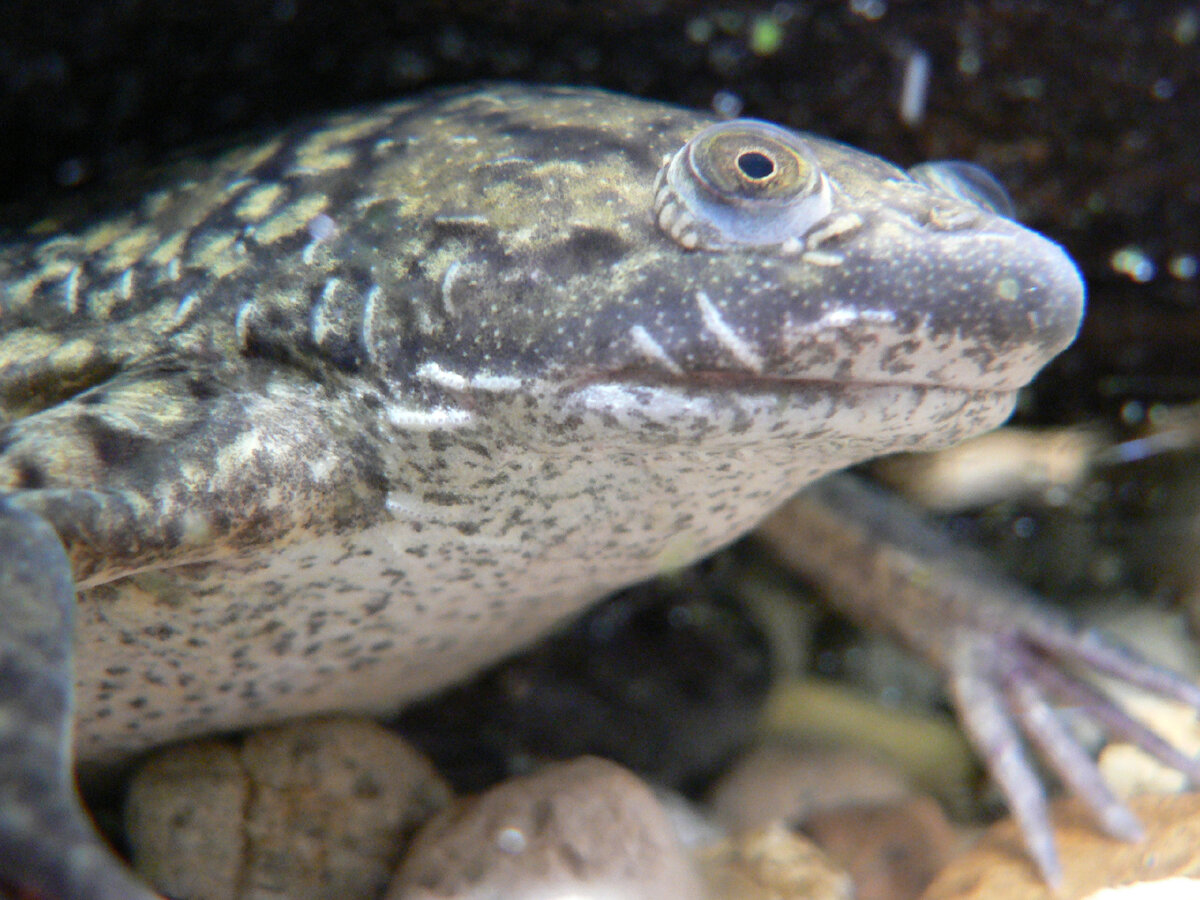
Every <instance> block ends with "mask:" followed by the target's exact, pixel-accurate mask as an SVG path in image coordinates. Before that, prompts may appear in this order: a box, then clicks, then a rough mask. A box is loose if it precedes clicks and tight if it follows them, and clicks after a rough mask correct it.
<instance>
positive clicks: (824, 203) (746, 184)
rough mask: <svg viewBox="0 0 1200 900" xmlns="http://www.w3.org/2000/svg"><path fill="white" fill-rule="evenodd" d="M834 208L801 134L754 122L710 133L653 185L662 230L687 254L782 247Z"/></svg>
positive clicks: (668, 166) (664, 170)
mask: <svg viewBox="0 0 1200 900" xmlns="http://www.w3.org/2000/svg"><path fill="white" fill-rule="evenodd" d="M832 207H833V196H832V190H831V188H830V185H829V179H828V178H827V177H826V175H825V173H824V172H823V171H822V170H821V167H820V165H819V164H818V162H817V160H816V157H815V156H814V155H813V153H812V151H811V150H809V148H808V146H807V145H806V144H805V143H804V141H803V140H802V139H801V138H800V136H799V135H797V134H794V133H793V132H791V131H788V130H786V129H784V128H780V127H778V126H776V125H771V124H770V123H768V122H760V121H757V120H755V119H737V120H735V121H732V122H722V123H720V124H718V125H710V126H709V127H708V128H705V129H704V130H703V131H701V132H700V133H699V134H698V135H696V136H695V137H694V138H692V139H691V140H690V141H688V142H687V143H686V144H684V145H683V147H682V148H680V150H679V151H678V152H677V153H675V155H674V156H672V157H671V158H670V159H669V160H668V161H667V163H666V164H665V165H664V166H663V167H662V169H660V170H659V173H658V177H657V178H656V179H655V182H654V214H655V218H656V219H657V220H658V224H659V226H660V227H661V228H662V229H663V231H665V232H666V233H667V234H669V235H671V237H673V238H674V239H675V240H676V241H678V242H679V243H680V244H682V245H683V246H684V247H687V248H688V249H692V248H696V247H702V248H704V249H709V250H716V249H721V248H724V247H729V246H733V245H739V244H741V245H745V244H751V245H766V244H780V243H783V242H784V241H786V240H788V239H789V238H799V237H802V236H803V235H804V234H805V232H807V231H809V230H810V229H812V227H813V226H814V225H816V224H817V222H819V221H821V219H823V218H825V216H827V215H828V214H829V211H830V209H832Z"/></svg>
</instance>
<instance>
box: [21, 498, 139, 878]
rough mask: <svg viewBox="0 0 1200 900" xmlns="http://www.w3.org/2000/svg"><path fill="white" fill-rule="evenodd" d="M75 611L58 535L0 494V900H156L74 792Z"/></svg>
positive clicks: (40, 519)
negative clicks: (9, 895)
mask: <svg viewBox="0 0 1200 900" xmlns="http://www.w3.org/2000/svg"><path fill="white" fill-rule="evenodd" d="M74 607H75V587H74V582H73V580H72V576H71V568H70V564H69V563H68V561H67V557H66V554H65V552H64V550H63V547H62V544H61V543H60V542H59V539H58V536H57V534H55V532H54V530H53V529H52V528H51V527H50V526H49V525H48V524H46V522H45V521H44V520H43V519H42V518H41V517H39V516H37V515H35V514H33V513H30V512H28V511H26V510H22V509H21V508H20V507H18V506H17V505H16V504H15V503H11V502H9V500H8V499H7V498H5V497H3V496H0V622H3V623H4V627H3V628H0V896H6V894H5V891H11V892H13V893H14V894H15V895H16V896H18V897H26V896H33V897H39V898H46V900H154V898H155V896H156V895H154V894H153V893H151V892H150V891H149V890H148V889H146V888H145V887H143V886H141V885H140V884H138V882H137V881H136V880H135V879H134V878H133V877H132V876H131V875H130V874H129V873H128V872H127V871H126V869H125V868H124V866H122V865H121V863H120V862H119V861H118V860H117V859H116V857H114V856H113V855H112V853H111V852H110V851H109V850H108V848H107V847H106V846H105V845H104V844H103V843H102V842H101V841H100V839H99V838H98V837H97V835H96V834H95V832H94V830H93V828H92V825H91V822H90V820H89V819H88V817H87V815H86V813H85V812H84V811H83V808H82V806H81V805H80V801H79V798H78V795H77V794H76V792H75V788H74V782H73V776H72V770H71V749H70V743H71V720H72V715H73V706H72V703H73V698H72V693H73V681H72V671H71V646H72V619H73V612H74Z"/></svg>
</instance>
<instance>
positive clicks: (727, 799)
mask: <svg viewBox="0 0 1200 900" xmlns="http://www.w3.org/2000/svg"><path fill="white" fill-rule="evenodd" d="M911 793H912V790H911V788H910V787H909V786H908V784H907V783H906V782H905V780H904V778H903V777H902V776H901V775H900V774H899V773H898V772H897V771H896V769H895V768H894V767H892V766H888V765H886V764H884V763H881V762H877V761H876V760H874V759H873V758H871V757H869V756H866V755H864V754H861V753H855V752H854V751H852V750H845V749H841V748H836V749H835V748H819V747H805V746H801V745H796V744H793V743H790V742H786V741H769V742H767V743H764V744H762V745H760V746H759V747H757V748H755V749H753V750H751V751H750V752H749V753H747V754H746V755H744V756H743V757H742V758H741V759H740V760H738V761H737V762H736V763H735V764H734V765H733V767H732V768H731V769H730V770H729V771H728V772H727V773H726V774H725V775H724V776H722V777H721V779H720V780H719V781H718V782H717V784H716V785H715V786H714V787H713V789H712V792H711V794H710V797H709V805H710V808H711V810H712V814H713V816H714V817H715V819H716V820H717V822H719V823H720V824H721V825H723V826H724V827H726V828H728V829H729V830H730V831H733V832H741V831H750V830H752V829H755V828H762V827H763V826H766V825H769V824H770V823H772V822H777V821H778V822H784V823H786V824H788V825H799V824H801V823H803V822H804V821H806V820H807V819H808V818H809V816H811V815H812V814H813V813H815V812H818V811H821V810H826V809H830V808H834V807H842V806H847V805H850V804H859V803H863V804H873V803H885V802H888V801H894V800H899V799H901V798H904V797H907V796H909V795H910V794H911Z"/></svg>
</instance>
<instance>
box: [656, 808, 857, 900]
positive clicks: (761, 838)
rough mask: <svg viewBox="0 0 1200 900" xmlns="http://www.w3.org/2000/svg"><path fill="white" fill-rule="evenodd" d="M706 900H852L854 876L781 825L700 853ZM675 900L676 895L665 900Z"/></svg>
mask: <svg viewBox="0 0 1200 900" xmlns="http://www.w3.org/2000/svg"><path fill="white" fill-rule="evenodd" d="M696 858H697V862H698V865H699V867H700V871H701V873H702V875H703V877H704V881H705V884H706V885H707V894H706V897H707V900H851V898H853V897H854V896H855V894H854V886H853V885H852V884H851V881H850V876H849V875H847V874H846V873H845V872H843V871H841V870H840V869H839V868H838V867H837V866H836V865H834V864H833V863H832V862H831V861H830V860H829V857H827V856H826V855H825V854H824V853H822V852H821V850H820V849H819V848H818V847H817V846H816V845H815V844H813V843H812V842H811V841H808V840H806V839H804V838H802V837H800V836H799V835H797V834H794V833H792V832H791V831H790V830H789V829H787V828H786V827H784V826H783V825H781V824H775V825H769V826H767V827H766V828H761V829H757V830H755V831H750V832H746V833H744V834H741V835H736V836H734V837H731V838H727V839H726V840H723V841H719V842H717V843H715V844H712V845H710V846H708V847H706V848H704V849H703V850H701V851H699V852H698V853H697V856H696ZM662 896H664V897H672V898H674V895H672V894H664V895H662Z"/></svg>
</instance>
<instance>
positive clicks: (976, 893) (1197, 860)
mask: <svg viewBox="0 0 1200 900" xmlns="http://www.w3.org/2000/svg"><path fill="white" fill-rule="evenodd" d="M1129 804H1130V806H1131V808H1132V809H1133V811H1134V813H1135V814H1137V816H1138V817H1139V818H1140V819H1141V821H1142V824H1143V825H1144V826H1145V828H1146V839H1145V840H1143V841H1139V842H1138V843H1132V844H1127V843H1123V842H1121V841H1116V840H1113V839H1111V838H1107V837H1105V836H1104V835H1102V834H1101V833H1100V832H1098V831H1097V830H1096V828H1095V826H1094V825H1093V824H1092V821H1091V819H1090V818H1088V816H1087V815H1086V813H1085V811H1084V809H1083V807H1082V806H1081V805H1079V804H1078V803H1076V802H1073V801H1066V802H1059V803H1056V804H1054V821H1055V824H1056V826H1057V827H1056V829H1055V839H1056V840H1057V842H1058V850H1059V856H1060V858H1061V860H1062V865H1063V871H1064V876H1065V877H1064V879H1063V884H1062V886H1061V888H1060V889H1059V890H1057V891H1054V890H1052V889H1051V888H1050V887H1049V886H1047V885H1046V884H1045V883H1043V882H1042V881H1041V880H1040V879H1039V878H1038V875H1037V872H1036V871H1035V870H1034V868H1033V866H1032V864H1031V863H1030V862H1029V859H1028V857H1027V856H1026V855H1025V853H1024V851H1023V849H1022V846H1021V841H1020V838H1019V836H1018V834H1017V830H1016V826H1015V825H1014V824H1013V822H1012V821H1011V820H1007V821H1004V822H1001V823H998V824H997V825H996V826H995V827H993V828H991V829H989V830H988V832H987V833H986V834H985V835H984V837H983V838H982V839H981V840H980V842H979V843H978V844H977V845H976V846H975V847H974V848H972V849H971V850H970V851H969V852H968V853H966V854H964V855H963V856H960V857H958V858H957V859H955V860H954V861H953V862H951V863H950V865H949V866H947V867H946V869H945V870H943V871H942V873H941V875H939V876H938V877H937V879H936V880H935V881H934V883H933V884H932V885H930V887H929V890H927V891H926V892H925V894H924V896H923V900H1010V898H1013V897H1020V898H1022V900H1084V898H1092V897H1093V896H1094V895H1097V894H1099V896H1100V897H1104V896H1105V895H1104V894H1103V893H1101V892H1102V891H1104V890H1105V889H1106V888H1107V889H1113V888H1119V887H1129V888H1131V889H1132V886H1134V885H1138V884H1139V883H1143V882H1151V883H1152V882H1156V881H1164V880H1167V879H1175V880H1176V883H1177V884H1178V883H1180V882H1182V881H1183V880H1184V879H1200V794H1181V795H1178V796H1157V795H1145V796H1142V797H1135V798H1133V799H1132V800H1131V801H1129ZM1184 883H1185V882H1184ZM1167 889H1173V888H1170V887H1169V886H1168V888H1164V889H1163V890H1167ZM1117 896H1121V895H1120V894H1118V895H1117ZM1129 896H1130V897H1131V898H1133V897H1137V896H1138V894H1137V893H1133V892H1130V894H1129ZM1144 896H1148V897H1154V900H1166V898H1167V897H1170V896H1172V895H1170V894H1167V893H1163V892H1162V891H1159V892H1158V893H1157V894H1155V893H1149V894H1147V895H1144ZM1175 896H1179V897H1180V898H1181V900H1182V898H1184V897H1191V896H1200V894H1179V895H1175Z"/></svg>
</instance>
